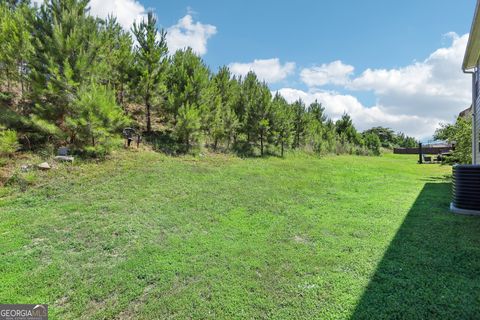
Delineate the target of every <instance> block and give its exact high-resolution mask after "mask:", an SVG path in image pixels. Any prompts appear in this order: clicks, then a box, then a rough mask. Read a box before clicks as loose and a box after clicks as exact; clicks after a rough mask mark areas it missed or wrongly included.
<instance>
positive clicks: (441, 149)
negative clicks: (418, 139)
mask: <svg viewBox="0 0 480 320" xmlns="http://www.w3.org/2000/svg"><path fill="white" fill-rule="evenodd" d="M453 149H454V147H422V153H423V154H439V153H447V152H450V151H452V150H453ZM419 152H420V150H419V148H394V149H393V153H395V154H418V153H419Z"/></svg>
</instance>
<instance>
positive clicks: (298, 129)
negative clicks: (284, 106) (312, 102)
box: [292, 99, 307, 148]
mask: <svg viewBox="0 0 480 320" xmlns="http://www.w3.org/2000/svg"><path fill="white" fill-rule="evenodd" d="M292 107H293V112H294V120H293V123H294V131H295V136H294V140H293V147H294V148H299V147H300V146H301V145H302V143H303V139H304V135H305V130H306V123H307V119H306V110H305V103H304V102H303V101H302V99H299V100H297V101H295V102H294V103H293V105H292Z"/></svg>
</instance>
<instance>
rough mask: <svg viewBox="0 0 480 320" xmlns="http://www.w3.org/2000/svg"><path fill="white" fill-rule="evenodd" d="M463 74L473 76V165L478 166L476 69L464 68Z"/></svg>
mask: <svg viewBox="0 0 480 320" xmlns="http://www.w3.org/2000/svg"><path fill="white" fill-rule="evenodd" d="M462 71H463V73H466V74H471V75H472V164H477V137H478V136H477V128H476V119H477V113H476V111H477V110H476V109H477V108H476V100H477V88H476V83H475V82H476V81H475V78H476V77H475V75H476V69H474V70H473V71H469V70H465V69H463V68H462Z"/></svg>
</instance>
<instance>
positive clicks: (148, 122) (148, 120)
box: [145, 97, 152, 133]
mask: <svg viewBox="0 0 480 320" xmlns="http://www.w3.org/2000/svg"><path fill="white" fill-rule="evenodd" d="M145 105H146V106H147V133H150V132H151V131H152V122H151V118H150V109H151V106H150V98H149V97H147V98H146V99H145Z"/></svg>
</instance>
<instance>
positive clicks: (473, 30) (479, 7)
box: [462, 0, 480, 71]
mask: <svg viewBox="0 0 480 320" xmlns="http://www.w3.org/2000/svg"><path fill="white" fill-rule="evenodd" d="M479 14H480V0H477V4H476V6H475V14H474V16H473V21H472V26H471V27H470V34H469V35H468V42H467V48H466V50H465V55H464V57H463V63H462V69H463V71H466V70H469V69H472V68H474V67H475V66H476V64H477V60H478V57H479V56H480V46H479V45H480V43H479V44H477V46H479V48H478V49H477V50H476V51H477V56H476V57H475V58H474V59H475V61H473V63H472V61H471V60H472V58H473V57H472V54H473V52H472V51H473V50H474V48H473V46H474V44H473V41H474V40H473V39H475V38H477V39H478V36H477V35H479V33H480V17H479ZM472 64H473V65H472Z"/></svg>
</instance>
